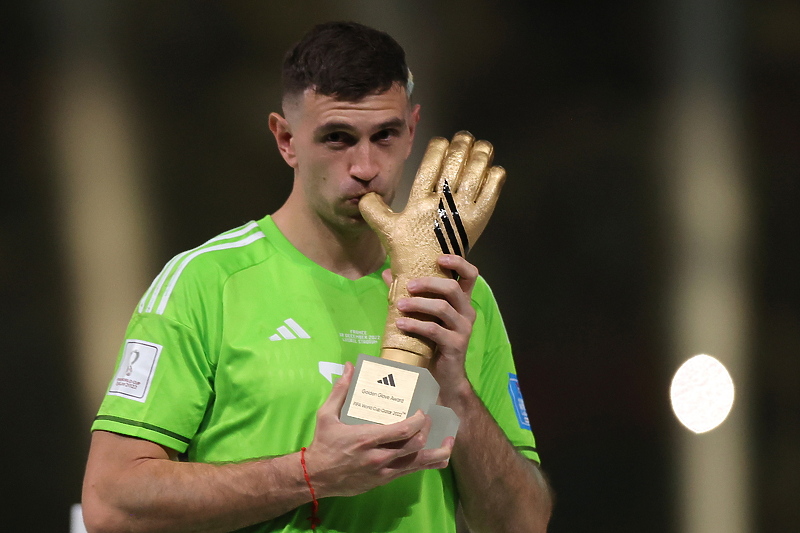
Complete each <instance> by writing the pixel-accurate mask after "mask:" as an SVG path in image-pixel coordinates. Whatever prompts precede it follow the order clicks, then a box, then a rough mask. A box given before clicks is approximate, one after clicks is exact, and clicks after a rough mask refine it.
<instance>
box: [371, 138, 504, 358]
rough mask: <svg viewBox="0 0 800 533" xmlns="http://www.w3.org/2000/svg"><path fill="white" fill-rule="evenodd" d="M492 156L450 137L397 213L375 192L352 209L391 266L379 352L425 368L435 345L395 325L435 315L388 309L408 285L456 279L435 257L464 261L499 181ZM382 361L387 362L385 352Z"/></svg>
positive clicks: (432, 151) (487, 147) (429, 154)
mask: <svg viewBox="0 0 800 533" xmlns="http://www.w3.org/2000/svg"><path fill="white" fill-rule="evenodd" d="M492 158H493V148H492V145H491V144H490V143H488V142H486V141H477V142H476V141H475V139H474V138H473V137H472V135H470V134H469V133H467V132H459V133H457V134H456V135H455V136H454V137H453V140H452V142H449V143H448V141H447V140H445V139H442V138H434V139H433V140H431V142H430V144H429V145H428V150H427V151H426V152H425V156H424V157H423V159H422V164H421V165H420V168H419V170H418V171H417V176H416V178H415V179H414V184H413V186H412V188H411V194H410V196H409V199H408V204H407V205H406V207H405V209H404V210H403V211H402V212H400V213H394V212H393V211H392V210H391V209H389V207H387V206H386V204H385V203H384V202H383V200H382V199H381V197H380V196H378V195H377V194H374V193H370V194H366V195H364V197H363V198H362V199H361V201H360V203H359V209H360V210H361V213H362V215H363V216H364V219H365V220H366V221H367V222H368V223H369V225H370V226H371V227H372V228H373V229H374V230H375V231H376V232H377V233H378V236H379V237H380V239H381V242H382V243H383V245H384V247H385V248H386V250H387V252H388V253H389V257H390V258H391V260H392V276H393V280H392V283H391V288H390V291H389V314H388V319H387V322H386V329H385V331H384V338H383V348H384V350H385V349H387V348H388V349H390V350H389V351H390V352H391V350H395V351H405V352H407V353H410V354H412V355H411V356H410V359H409V360H406V361H405V362H411V363H413V364H419V365H420V366H428V364H429V360H430V358H431V357H432V356H433V353H434V350H435V347H436V344H437V343H436V340H435V339H432V338H431V337H430V336H428V335H425V334H424V333H420V334H417V333H418V332H415V331H400V330H399V329H398V327H399V323H398V322H397V319H398V318H399V317H401V316H411V317H412V318H415V319H417V320H430V317H431V316H433V317H436V316H437V315H436V313H424V312H423V313H421V314H417V315H414V314H411V315H408V314H407V313H406V312H401V311H400V310H398V309H397V307H396V305H395V304H396V303H397V302H398V301H399V300H400V299H402V298H404V297H407V296H409V295H410V289H409V288H408V287H407V284H408V282H409V281H410V280H412V279H415V278H426V277H439V278H449V277H453V275H454V273H455V274H458V275H460V273H459V272H458V270H457V269H455V268H454V267H455V265H454V266H453V267H451V266H448V265H443V264H441V263H439V262H438V258H439V256H441V255H442V254H454V255H456V256H461V257H464V256H466V254H467V252H468V251H469V248H470V247H471V246H473V245H474V244H475V241H477V240H478V237H479V236H480V234H481V233H482V232H483V230H484V228H485V227H486V224H487V223H488V221H489V217H490V216H491V214H492V212H493V211H494V207H495V205H496V203H497V198H498V196H499V194H500V189H501V187H502V185H503V183H504V181H505V176H506V173H505V170H504V169H503V168H502V167H498V166H491V162H492ZM450 287H451V289H452V284H451V286H450ZM434 289H436V290H435V291H433V292H432V294H442V295H444V296H445V297H447V296H448V295H453V294H454V293H453V291H452V290H450V289H447V290H445V294H443V293H442V292H441V290H440V289H442V288H441V287H434ZM417 294H421V293H420V292H418V293H417ZM409 312H411V311H409ZM382 356H386V354H385V352H382ZM415 357H416V358H415ZM390 358H393V357H391V356H390Z"/></svg>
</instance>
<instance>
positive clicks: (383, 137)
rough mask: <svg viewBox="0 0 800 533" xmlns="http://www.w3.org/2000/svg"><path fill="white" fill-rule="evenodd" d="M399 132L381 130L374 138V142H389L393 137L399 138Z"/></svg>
mask: <svg viewBox="0 0 800 533" xmlns="http://www.w3.org/2000/svg"><path fill="white" fill-rule="evenodd" d="M397 135H398V132H397V130H393V129H388V130H381V131H379V132H378V133H376V134H375V135H373V136H372V140H373V141H388V140H390V139H391V138H393V137H397Z"/></svg>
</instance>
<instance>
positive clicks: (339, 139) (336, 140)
mask: <svg viewBox="0 0 800 533" xmlns="http://www.w3.org/2000/svg"><path fill="white" fill-rule="evenodd" d="M351 140H352V137H351V136H350V135H348V134H346V133H344V132H341V131H332V132H331V133H329V134H327V135H326V136H325V138H324V141H325V142H326V143H328V144H349V143H350V142H351Z"/></svg>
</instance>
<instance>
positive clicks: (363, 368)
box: [340, 354, 459, 448]
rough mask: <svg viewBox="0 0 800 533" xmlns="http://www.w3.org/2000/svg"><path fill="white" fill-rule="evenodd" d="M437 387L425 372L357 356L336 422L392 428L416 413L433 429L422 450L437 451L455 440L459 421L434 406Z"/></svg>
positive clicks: (402, 364)
mask: <svg viewBox="0 0 800 533" xmlns="http://www.w3.org/2000/svg"><path fill="white" fill-rule="evenodd" d="M438 396H439V384H438V383H436V380H435V379H434V378H433V376H432V375H431V373H430V372H429V371H428V369H427V368H422V367H418V366H413V365H409V364H406V363H400V362H397V361H392V360H389V359H383V358H380V357H372V356H370V355H364V354H361V355H359V356H358V362H357V363H356V368H355V373H354V374H353V380H352V381H351V382H350V388H349V390H348V391H347V399H346V400H345V402H344V406H343V407H342V411H341V413H340V419H341V421H342V422H344V423H345V424H351V425H352V424H394V423H395V422H400V421H402V420H405V419H406V418H408V417H409V416H412V415H413V414H414V413H416V412H417V410H421V411H422V412H423V413H425V414H427V415H429V416H430V417H431V419H432V422H433V425H432V427H431V431H430V434H429V435H428V442H427V443H426V445H425V447H426V448H438V447H439V446H441V444H442V441H443V440H444V439H445V437H448V436H451V437H455V436H456V432H457V431H458V425H459V420H458V417H457V416H456V414H455V413H454V412H453V410H452V409H449V408H448V407H444V406H441V405H436V399H437V398H438Z"/></svg>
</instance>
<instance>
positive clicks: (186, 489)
mask: <svg viewBox="0 0 800 533" xmlns="http://www.w3.org/2000/svg"><path fill="white" fill-rule="evenodd" d="M283 75H284V98H283V112H284V114H283V116H282V115H279V114H277V113H273V114H272V115H270V119H269V124H270V129H271V130H272V132H273V134H274V136H275V139H276V141H277V145H278V149H279V151H280V153H281V155H282V156H283V158H284V159H285V161H286V162H287V163H288V164H289V166H290V167H291V168H292V169H293V170H294V185H293V188H292V191H291V193H290V195H289V197H288V199H287V200H286V202H285V203H284V205H283V206H282V207H281V208H280V209H278V211H276V212H275V213H274V214H273V215H272V216H268V217H265V218H264V219H262V220H260V221H258V222H251V223H249V224H246V225H244V226H242V227H241V228H237V229H235V230H231V231H230V232H227V233H223V234H222V235H220V236H218V237H216V238H214V239H212V240H210V241H208V242H207V243H205V244H204V245H202V246H200V247H198V248H196V249H194V250H189V251H188V252H185V253H183V254H180V255H178V256H176V257H175V258H174V259H173V260H172V261H171V262H170V263H168V264H167V266H166V267H165V268H164V270H163V271H162V272H161V274H160V275H159V276H158V277H157V278H156V279H155V280H154V282H153V284H152V285H151V287H150V288H149V289H148V291H147V292H146V293H145V295H144V297H143V298H142V300H141V302H140V303H139V305H138V307H137V309H136V311H135V312H134V315H133V318H132V319H131V323H130V325H129V327H128V331H127V333H126V341H125V343H124V344H123V347H122V349H121V352H120V356H119V363H118V369H117V372H116V374H115V376H114V378H113V379H112V382H111V386H110V388H109V392H108V395H107V396H106V398H105V400H104V402H103V405H102V406H101V408H100V412H99V414H98V417H97V419H96V421H95V423H94V425H93V426H92V429H93V434H92V444H91V449H90V452H89V459H88V463H87V467H86V475H85V480H84V490H83V512H84V519H85V521H86V523H87V526H88V529H89V530H90V531H214V532H216V531H220V532H221V531H232V530H236V529H240V528H246V531H298V530H308V529H309V528H313V527H317V528H319V529H320V530H324V531H348V532H378V531H414V532H419V531H436V532H441V531H454V530H455V513H456V509H457V506H458V504H459V503H460V504H461V505H462V506H463V509H464V515H465V517H466V519H467V521H468V522H469V525H470V526H471V527H472V528H473V529H474V530H475V531H544V530H545V528H546V524H547V521H548V519H549V514H550V506H551V503H550V496H549V490H548V488H547V485H546V483H545V481H544V479H543V477H542V475H541V473H540V471H539V469H538V456H537V455H536V451H535V448H534V447H533V446H534V442H533V436H532V434H531V433H530V428H529V427H525V425H526V424H527V422H526V421H524V420H523V419H524V411H522V412H521V411H520V409H523V408H521V407H520V405H519V404H518V403H515V402H514V400H512V398H511V395H510V394H509V392H508V391H509V379H510V378H509V375H513V373H514V367H513V361H512V359H511V355H510V349H509V346H508V339H507V337H506V335H505V331H504V329H503V326H502V320H501V318H500V315H499V313H498V311H497V308H496V304H495V302H494V300H493V298H492V296H491V293H490V291H489V289H488V286H486V284H485V282H484V281H483V280H482V279H481V278H479V277H478V271H477V269H476V268H475V267H474V266H473V265H471V264H470V263H468V262H467V261H466V260H464V259H463V258H461V257H459V256H456V255H444V256H442V257H441V258H440V259H439V264H440V265H441V266H442V267H443V268H446V269H450V270H453V271H455V272H456V273H457V274H458V275H459V280H458V281H456V280H454V279H439V278H421V279H417V280H413V281H412V282H410V283H409V287H408V288H409V291H410V293H411V295H412V296H411V297H410V298H407V299H404V300H401V301H400V302H398V307H399V308H400V310H401V311H403V312H405V313H408V314H414V313H424V314H427V315H429V316H431V317H433V318H435V319H436V321H420V320H415V319H412V318H404V319H402V320H399V321H398V323H397V325H398V327H399V328H401V329H402V330H403V331H407V332H409V333H414V334H420V335H423V336H425V337H428V338H429V339H431V340H433V341H434V342H436V344H437V356H436V360H435V362H434V364H433V365H432V367H431V371H432V373H433V374H434V377H436V379H437V381H438V382H439V384H440V386H441V394H440V401H441V402H442V403H443V404H444V405H446V406H448V407H450V408H452V409H453V410H454V411H455V412H456V414H457V415H458V416H459V418H460V419H461V427H460V429H459V434H458V437H457V439H455V441H454V440H453V439H452V438H447V439H445V441H444V442H443V443H441V445H440V446H439V447H435V448H432V449H423V448H424V445H425V442H426V439H427V436H428V433H429V430H430V419H429V418H428V417H427V416H426V415H424V414H423V413H421V412H417V413H416V414H414V415H413V416H410V417H409V418H408V419H406V420H404V421H402V422H398V423H395V424H391V425H372V424H365V425H356V426H350V425H345V424H343V423H341V422H340V421H339V418H338V413H339V410H340V409H341V407H342V405H343V403H344V398H345V395H346V392H347V387H348V385H349V383H350V380H351V378H352V375H353V366H352V362H353V361H354V360H355V359H356V358H357V356H358V354H359V353H367V354H369V355H376V356H377V355H378V353H379V349H380V343H379V340H378V339H379V336H380V333H381V332H382V330H383V323H384V320H385V318H386V294H387V290H388V289H387V286H386V284H385V282H384V280H383V279H382V276H381V273H382V272H384V271H385V270H386V269H387V268H388V267H389V265H388V261H387V258H386V253H385V251H384V250H383V248H382V247H381V245H380V242H379V240H378V237H377V235H376V234H375V233H374V232H373V231H372V230H371V229H370V228H369V227H368V226H367V224H366V223H365V221H364V219H363V218H362V216H361V214H360V212H359V209H358V202H359V199H360V198H361V197H362V196H363V195H364V194H366V193H368V192H376V193H378V194H379V195H380V196H381V197H382V198H383V199H384V200H385V201H386V202H387V203H388V202H390V201H391V200H392V197H393V195H394V193H395V190H396V188H397V187H398V183H399V180H400V177H401V174H402V167H403V163H404V161H405V159H406V158H407V157H408V155H409V153H410V151H411V146H412V141H413V139H414V133H415V131H416V125H417V122H418V121H419V105H412V104H411V102H410V90H411V88H410V85H411V84H410V82H409V79H408V69H407V67H406V64H405V55H404V52H403V50H402V48H400V46H399V45H398V44H397V43H396V42H395V41H394V40H393V39H391V37H389V36H388V35H386V34H384V33H382V32H378V31H376V30H373V29H370V28H367V27H364V26H361V25H358V24H352V23H332V24H325V25H321V26H318V27H316V28H314V29H313V30H312V31H311V32H310V33H309V34H308V35H306V36H305V37H304V39H303V40H301V41H300V43H298V44H297V45H296V46H295V48H294V49H293V50H291V51H290V53H289V54H288V55H287V58H286V61H285V64H284V72H283ZM340 373H341V374H342V376H341V378H340V379H338V381H336V383H335V384H332V382H333V377H332V376H333V374H340ZM476 391H477V393H476ZM515 413H516V414H515ZM518 415H519V416H520V418H519V422H518V421H517V418H516V416H518ZM493 416H494V418H493ZM495 418H498V420H500V419H502V423H503V428H502V429H501V427H500V426H499V425H498V423H497V422H496V421H495ZM437 444H438V443H437ZM515 446H516V448H515ZM317 505H318V506H319V507H318V508H317ZM309 519H310V520H311V521H310V522H309Z"/></svg>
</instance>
